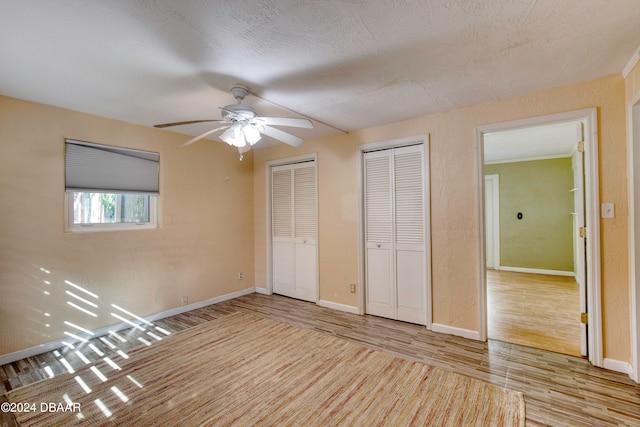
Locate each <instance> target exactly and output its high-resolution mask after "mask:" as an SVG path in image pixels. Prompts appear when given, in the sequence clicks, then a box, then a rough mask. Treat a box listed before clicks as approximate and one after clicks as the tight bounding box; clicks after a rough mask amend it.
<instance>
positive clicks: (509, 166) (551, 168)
mask: <svg viewBox="0 0 640 427" xmlns="http://www.w3.org/2000/svg"><path fill="white" fill-rule="evenodd" d="M484 173H485V175H490V174H497V175H499V176H500V179H499V183H500V217H499V218H500V265H501V266H503V267H520V268H535V269H542V270H556V271H567V272H573V217H572V216H571V215H570V212H572V211H573V210H574V208H573V193H571V192H570V191H569V190H571V189H572V188H573V170H572V169H571V157H565V158H560V159H547V160H536V161H526V162H514V163H502V164H491V165H485V167H484ZM518 212H521V213H522V214H523V216H522V219H518V217H517V215H518Z"/></svg>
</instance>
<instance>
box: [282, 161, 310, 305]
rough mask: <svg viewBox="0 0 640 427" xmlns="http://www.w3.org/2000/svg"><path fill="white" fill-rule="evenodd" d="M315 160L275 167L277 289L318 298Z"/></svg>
mask: <svg viewBox="0 0 640 427" xmlns="http://www.w3.org/2000/svg"><path fill="white" fill-rule="evenodd" d="M316 204H317V185H316V166H315V162H304V163H298V164H293V165H285V166H278V167H274V168H272V220H273V224H272V232H273V234H272V244H273V251H272V254H273V291H274V292H275V293H277V294H281V295H286V296H290V297H293V298H298V299H302V300H306V301H315V300H316V298H317V244H316V243H317V206H316Z"/></svg>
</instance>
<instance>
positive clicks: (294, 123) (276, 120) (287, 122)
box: [252, 117, 313, 129]
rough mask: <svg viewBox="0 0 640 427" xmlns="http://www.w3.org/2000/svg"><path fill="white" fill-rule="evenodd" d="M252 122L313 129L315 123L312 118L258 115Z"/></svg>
mask: <svg viewBox="0 0 640 427" xmlns="http://www.w3.org/2000/svg"><path fill="white" fill-rule="evenodd" d="M252 122H256V123H257V122H260V124H263V125H271V126H290V127H295V128H307V129H313V123H311V121H310V120H307V119H298V118H293V117H256V118H255V119H253V120H252Z"/></svg>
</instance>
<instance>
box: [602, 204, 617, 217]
mask: <svg viewBox="0 0 640 427" xmlns="http://www.w3.org/2000/svg"><path fill="white" fill-rule="evenodd" d="M601 210H602V212H601V215H602V218H615V216H616V211H615V207H614V205H613V203H603V204H602V206H601Z"/></svg>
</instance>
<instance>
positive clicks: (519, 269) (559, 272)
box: [498, 265, 575, 277]
mask: <svg viewBox="0 0 640 427" xmlns="http://www.w3.org/2000/svg"><path fill="white" fill-rule="evenodd" d="M498 270H502V271H513V272H515V273H531V274H548V275H551V276H569V277H573V276H575V273H574V272H573V271H562V270H544V269H541V268H524V267H506V266H504V265H501V266H500V267H498Z"/></svg>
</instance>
